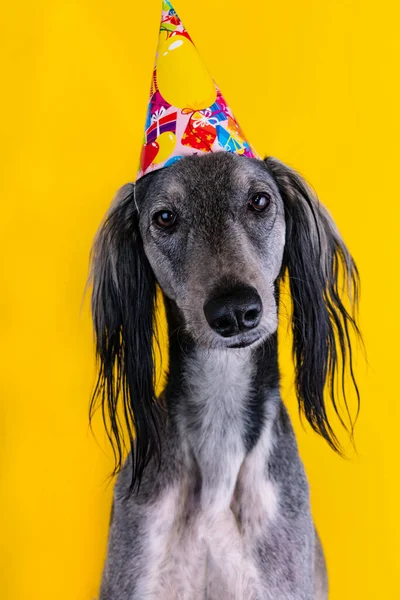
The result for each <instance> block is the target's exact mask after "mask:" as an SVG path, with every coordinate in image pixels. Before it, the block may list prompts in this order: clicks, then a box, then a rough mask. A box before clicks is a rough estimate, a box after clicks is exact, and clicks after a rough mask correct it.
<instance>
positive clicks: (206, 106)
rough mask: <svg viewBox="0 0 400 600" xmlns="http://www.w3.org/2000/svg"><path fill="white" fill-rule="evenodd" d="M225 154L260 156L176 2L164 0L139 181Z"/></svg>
mask: <svg viewBox="0 0 400 600" xmlns="http://www.w3.org/2000/svg"><path fill="white" fill-rule="evenodd" d="M224 150H225V151H227V152H233V153H235V154H242V155H245V156H249V157H252V158H258V155H257V153H256V152H255V151H254V150H253V149H252V148H251V146H250V144H249V143H248V142H247V141H246V139H245V137H244V135H243V132H242V130H241V129H240V127H239V124H238V122H237V121H236V119H235V117H234V115H233V113H232V111H231V109H230V108H229V106H228V104H227V103H226V101H225V99H224V97H223V95H222V94H221V92H220V90H219V88H218V86H217V85H216V83H215V82H214V81H213V79H212V78H211V76H210V75H209V73H208V71H207V69H206V67H205V66H204V63H203V61H202V60H201V58H200V56H199V54H198V52H197V50H196V47H195V46H194V44H193V42H192V40H191V38H190V35H189V34H188V32H187V31H186V29H185V27H184V26H183V23H182V21H181V20H180V18H179V17H178V15H177V14H176V11H175V10H174V8H173V7H172V4H171V3H170V2H169V0H164V1H163V8H162V15H161V25H160V35H159V41H158V49H157V55H156V61H155V66H154V71H153V78H152V84H151V89H150V101H149V106H148V111H147V118H146V125H145V133H144V140H143V148H142V153H141V157H140V167H139V172H138V178H139V177H142V176H143V175H146V174H147V173H150V172H151V171H155V170H156V169H161V168H162V167H167V166H169V165H171V164H173V163H174V162H175V161H177V160H179V159H180V158H182V157H183V156H188V155H193V154H200V155H201V154H204V153H205V152H218V151H224Z"/></svg>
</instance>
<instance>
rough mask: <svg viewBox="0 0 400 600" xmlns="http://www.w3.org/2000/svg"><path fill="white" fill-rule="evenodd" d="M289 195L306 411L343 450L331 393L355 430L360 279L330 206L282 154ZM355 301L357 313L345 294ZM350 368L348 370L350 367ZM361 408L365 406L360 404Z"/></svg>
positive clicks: (286, 268) (281, 175) (272, 166)
mask: <svg viewBox="0 0 400 600" xmlns="http://www.w3.org/2000/svg"><path fill="white" fill-rule="evenodd" d="M265 163H266V165H267V168H268V170H269V172H270V173H271V174H272V176H273V177H274V179H275V181H276V183H277V186H278V188H279V191H280V194H281V196H282V199H283V203H284V209H285V220H286V243H285V251H284V260H283V265H282V273H281V277H282V278H283V277H285V275H287V276H288V279H289V284H290V292H291V297H292V303H293V314H292V330H293V356H294V362H295V369H296V379H295V384H296V392H297V397H298V401H299V405H300V408H301V409H302V410H303V411H304V414H305V415H306V418H307V420H308V421H309V423H310V424H311V427H312V428H313V429H314V430H315V431H316V432H318V433H319V434H321V435H322V436H323V437H324V438H325V440H326V441H327V442H328V444H329V445H330V446H331V447H332V448H333V449H335V450H336V451H338V452H339V453H341V452H342V451H341V446H340V443H339V442H338V439H337V437H336V435H335V433H334V431H333V428H332V426H331V424H330V422H329V419H328V414H327V407H326V403H325V397H324V391H326V395H327V396H328V397H329V398H330V400H331V402H332V403H333V407H334V409H335V411H336V414H337V415H338V417H339V419H340V422H341V423H342V425H343V426H344V427H345V428H346V429H347V430H350V433H351V435H352V434H353V427H354V425H353V422H354V421H353V420H352V418H351V415H350V412H349V409H348V405H347V401H346V389H345V376H346V373H347V372H348V371H349V373H350V377H351V381H352V383H353V385H354V388H355V391H356V395H357V402H358V407H359V401H360V398H359V392H358V388H357V384H356V381H355V377H354V372H353V360H352V347H351V329H353V330H354V331H355V333H356V335H360V333H359V329H358V326H357V323H356V320H355V314H356V312H355V309H356V306H357V302H358V292H359V277H358V271H357V267H356V265H355V263H354V261H353V259H352V257H351V255H350V253H349V251H348V250H347V248H346V246H345V244H344V242H343V240H342V238H341V236H340V234H339V231H338V229H337V227H336V225H335V224H334V222H333V220H332V218H331V216H330V215H329V213H328V211H327V210H326V209H325V208H324V207H323V206H322V205H321V204H320V203H319V201H318V199H317V198H316V197H315V196H314V195H313V193H312V192H311V190H310V189H309V188H308V186H307V185H306V184H305V182H304V181H303V180H302V179H301V177H300V176H299V175H298V174H297V173H295V172H294V171H293V170H291V169H289V168H288V167H286V166H285V165H283V164H282V163H281V162H279V161H277V160H276V159H274V158H267V159H266V160H265ZM346 295H347V296H348V298H349V300H350V306H351V307H352V308H351V309H350V312H349V311H348V310H347V308H346V306H345V302H346V300H345V298H344V297H345V296H346ZM347 370H348V371H347ZM338 390H340V391H341V394H342V397H343V399H344V404H345V408H346V411H347V416H348V418H349V420H350V427H349V426H347V425H346V424H345V422H344V421H343V418H342V417H341V415H340V411H339V407H338V393H339V392H338ZM357 412H358V409H357Z"/></svg>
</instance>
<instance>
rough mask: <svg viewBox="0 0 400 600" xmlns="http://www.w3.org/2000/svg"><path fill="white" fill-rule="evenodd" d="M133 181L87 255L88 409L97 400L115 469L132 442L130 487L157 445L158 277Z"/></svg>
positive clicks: (118, 199) (155, 451)
mask: <svg viewBox="0 0 400 600" xmlns="http://www.w3.org/2000/svg"><path fill="white" fill-rule="evenodd" d="M135 187H136V190H135ZM138 187H139V186H137V185H136V186H134V185H132V184H128V185H126V186H124V187H123V188H122V189H121V190H120V192H119V193H118V194H117V197H116V198H115V200H114V202H113V204H112V205H111V208H110V211H109V213H108V215H107V216H106V219H105V221H104V223H103V225H102V226H101V227H100V229H99V232H98V234H97V236H96V239H95V242H94V246H93V249H92V255H91V262H92V269H91V279H92V284H93V292H92V314H93V324H94V331H95V339H96V354H97V359H98V365H99V371H98V380H97V385H96V388H95V391H94V394H93V398H92V403H91V409H90V414H91V417H92V416H93V413H94V411H95V410H96V408H97V407H98V406H99V405H100V406H101V410H102V415H103V420H104V424H105V426H106V431H107V435H108V438H109V440H110V442H111V445H112V448H113V450H114V456H115V471H114V474H116V473H117V472H118V471H119V470H120V469H121V467H122V464H123V460H124V457H125V450H128V451H129V450H132V470H133V472H132V485H131V491H132V490H133V488H134V487H135V484H136V485H137V486H138V485H140V480H141V476H142V473H143V469H144V467H145V466H146V464H147V463H148V461H149V460H150V458H151V457H153V456H154V455H157V454H158V457H159V451H160V445H159V419H158V409H157V404H156V402H155V391H154V364H153V363H154V361H153V346H152V339H153V334H154V331H153V327H154V319H153V312H154V307H155V300H156V282H155V278H154V275H153V271H152V269H151V267H150V264H149V262H148V260H147V258H146V256H145V253H144V250H143V244H142V239H141V235H140V232H139V215H138V209H137V198H136V197H135V193H137V188H138ZM141 188H143V186H141ZM126 437H127V438H128V442H129V445H127V444H126V442H125V438H126Z"/></svg>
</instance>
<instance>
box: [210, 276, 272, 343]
mask: <svg viewBox="0 0 400 600" xmlns="http://www.w3.org/2000/svg"><path fill="white" fill-rule="evenodd" d="M204 314H205V316H206V319H207V321H208V324H209V325H210V327H211V328H212V329H214V331H216V332H217V333H219V335H222V336H223V337H232V336H233V335H237V334H238V333H244V332H245V331H249V330H250V329H254V328H255V327H257V325H258V324H259V322H260V320H261V315H262V302H261V298H260V296H259V295H258V293H257V291H256V290H255V289H254V288H252V287H240V288H234V289H232V290H230V291H228V292H225V293H222V294H219V295H217V296H214V297H213V298H211V300H209V301H208V302H206V304H205V305H204Z"/></svg>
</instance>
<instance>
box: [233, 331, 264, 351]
mask: <svg viewBox="0 0 400 600" xmlns="http://www.w3.org/2000/svg"><path fill="white" fill-rule="evenodd" d="M235 337H236V340H231V341H230V343H229V344H228V345H227V348H248V347H249V346H252V345H253V344H255V343H256V342H259V341H260V340H261V338H262V337H263V336H262V334H261V332H257V333H256V332H254V333H253V334H252V335H241V336H235Z"/></svg>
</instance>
